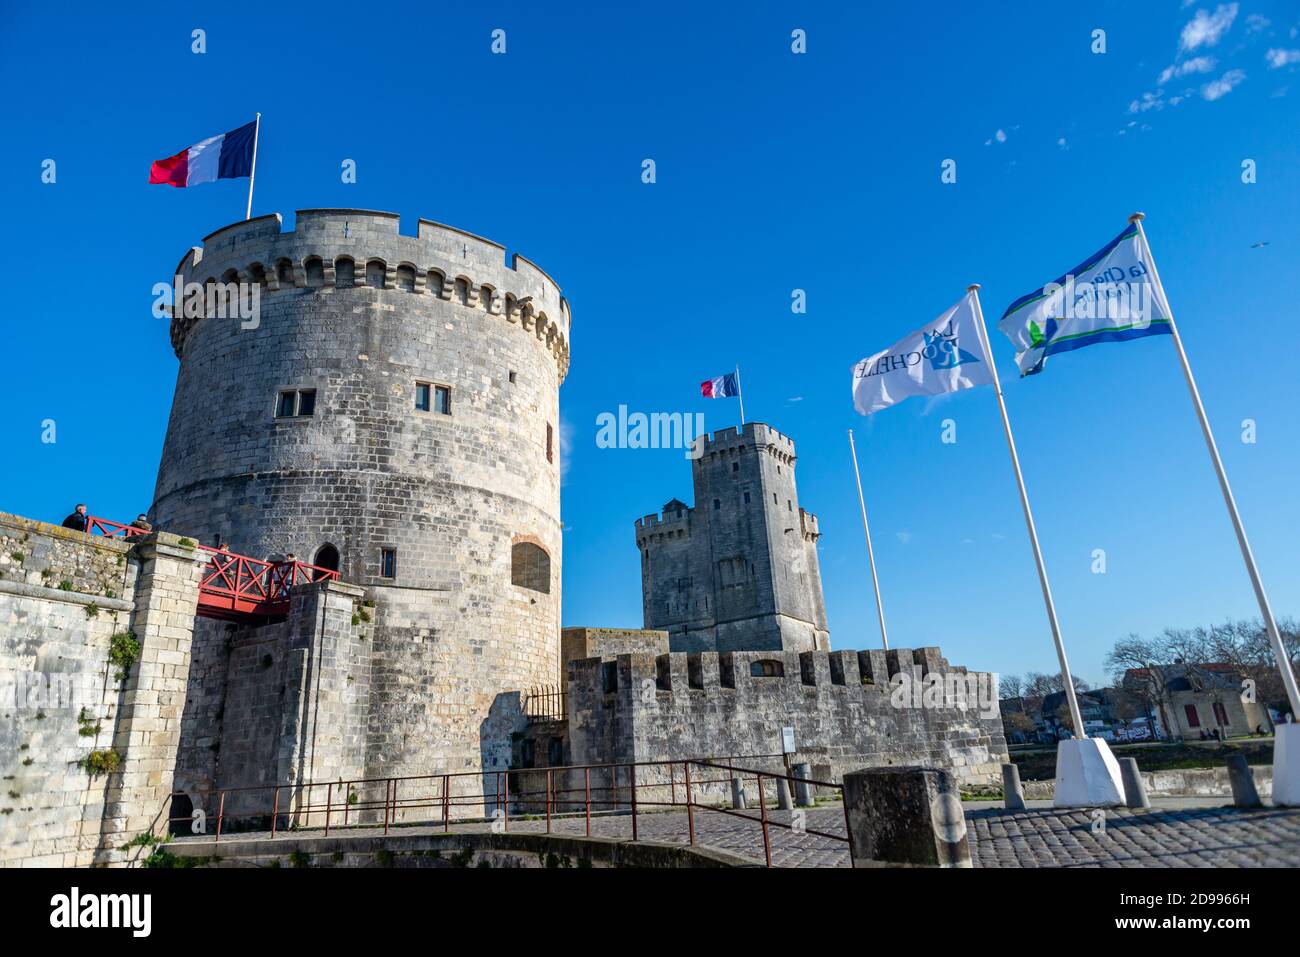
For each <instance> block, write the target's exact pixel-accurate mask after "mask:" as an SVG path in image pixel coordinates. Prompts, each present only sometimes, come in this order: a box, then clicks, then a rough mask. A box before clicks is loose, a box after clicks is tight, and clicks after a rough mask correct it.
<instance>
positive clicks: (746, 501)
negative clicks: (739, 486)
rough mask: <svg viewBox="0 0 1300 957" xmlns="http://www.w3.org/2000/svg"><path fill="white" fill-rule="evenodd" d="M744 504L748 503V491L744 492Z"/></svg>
mask: <svg viewBox="0 0 1300 957" xmlns="http://www.w3.org/2000/svg"><path fill="white" fill-rule="evenodd" d="M745 504H746V505H748V504H749V493H748V492H746V493H745Z"/></svg>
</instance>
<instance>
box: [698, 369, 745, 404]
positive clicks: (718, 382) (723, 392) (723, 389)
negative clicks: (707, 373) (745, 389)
mask: <svg viewBox="0 0 1300 957" xmlns="http://www.w3.org/2000/svg"><path fill="white" fill-rule="evenodd" d="M700 395H702V396H704V398H706V399H728V398H731V397H732V396H733V395H740V380H739V379H737V377H736V373H734V372H728V373H727V374H726V375H720V376H718V377H717V378H716V379H707V380H705V381H704V382H701V383H700Z"/></svg>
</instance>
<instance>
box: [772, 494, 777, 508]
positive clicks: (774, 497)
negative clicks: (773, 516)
mask: <svg viewBox="0 0 1300 957" xmlns="http://www.w3.org/2000/svg"><path fill="white" fill-rule="evenodd" d="M772 504H773V505H775V504H776V493H775V492H773V493H772Z"/></svg>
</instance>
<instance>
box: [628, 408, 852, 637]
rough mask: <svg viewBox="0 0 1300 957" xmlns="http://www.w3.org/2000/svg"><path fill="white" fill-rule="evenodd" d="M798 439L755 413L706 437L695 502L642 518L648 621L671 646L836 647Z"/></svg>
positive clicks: (696, 469) (639, 538)
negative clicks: (798, 471) (798, 467)
mask: <svg viewBox="0 0 1300 957" xmlns="http://www.w3.org/2000/svg"><path fill="white" fill-rule="evenodd" d="M794 466H795V452H794V442H793V441H792V440H791V439H790V438H789V437H788V436H785V435H782V434H781V433H780V432H777V431H776V430H775V429H773V428H771V427H769V426H767V425H765V424H763V423H761V422H749V423H746V424H745V425H744V426H742V427H741V428H740V429H722V430H720V431H718V432H716V433H714V434H713V435H712V436H705V437H703V439H702V445H701V448H700V454H699V456H698V457H697V458H696V459H695V460H694V462H693V465H692V473H693V479H694V485H695V506H694V507H693V508H692V507H690V506H688V505H686V504H684V503H683V502H680V501H678V500H677V499H673V500H671V501H670V502H668V503H667V504H666V505H664V507H663V510H662V511H661V512H660V513H659V514H657V515H647V516H645V517H644V518H641V519H638V520H637V522H636V543H637V548H638V549H640V551H641V595H642V603H643V607H644V617H645V627H646V628H648V629H658V630H662V631H667V632H668V638H669V644H670V647H671V650H672V651H763V650H781V651H816V650H826V649H828V648H829V647H830V644H829V635H828V633H827V629H826V605H825V601H824V600H823V598H822V582H821V568H820V566H819V564H818V560H817V538H818V536H819V532H818V529H817V517H816V516H815V515H812V514H811V513H809V512H805V511H804V510H803V509H802V508H800V507H799V495H798V491H797V489H796V488H795V480H794Z"/></svg>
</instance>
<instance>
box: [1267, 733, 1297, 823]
mask: <svg viewBox="0 0 1300 957" xmlns="http://www.w3.org/2000/svg"><path fill="white" fill-rule="evenodd" d="M1273 735H1274V737H1273V803H1274V804H1275V805H1277V806H1278V807H1300V724H1279V725H1278V726H1277V727H1276V728H1274V729H1273Z"/></svg>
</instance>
